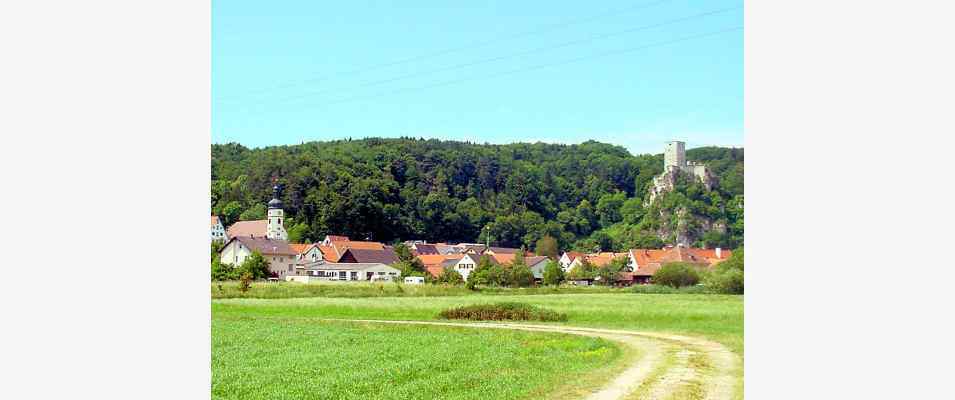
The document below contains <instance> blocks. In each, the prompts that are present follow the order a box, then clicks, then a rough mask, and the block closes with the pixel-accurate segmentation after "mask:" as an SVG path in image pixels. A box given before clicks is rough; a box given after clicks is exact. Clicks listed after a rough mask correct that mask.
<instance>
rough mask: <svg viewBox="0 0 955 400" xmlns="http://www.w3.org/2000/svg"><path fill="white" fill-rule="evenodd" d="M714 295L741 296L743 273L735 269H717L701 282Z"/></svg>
mask: <svg viewBox="0 0 955 400" xmlns="http://www.w3.org/2000/svg"><path fill="white" fill-rule="evenodd" d="M703 283H704V285H705V286H706V287H707V288H709V289H711V290H712V291H713V292H716V293H724V294H743V271H741V270H738V269H735V268H726V269H718V270H716V271H714V272H713V273H711V274H710V275H709V276H707V277H706V279H705V280H704V281H703Z"/></svg>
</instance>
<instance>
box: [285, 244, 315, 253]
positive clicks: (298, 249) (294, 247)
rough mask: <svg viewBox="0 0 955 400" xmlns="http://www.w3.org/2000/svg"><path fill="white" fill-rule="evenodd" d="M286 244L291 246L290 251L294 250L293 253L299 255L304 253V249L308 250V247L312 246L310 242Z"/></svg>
mask: <svg viewBox="0 0 955 400" xmlns="http://www.w3.org/2000/svg"><path fill="white" fill-rule="evenodd" d="M288 246H289V247H291V248H292V251H294V252H295V254H299V255H301V254H302V253H305V252H306V251H308V249H309V248H311V247H312V244H311V243H289V244H288Z"/></svg>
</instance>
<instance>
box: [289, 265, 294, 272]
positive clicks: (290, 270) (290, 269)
mask: <svg viewBox="0 0 955 400" xmlns="http://www.w3.org/2000/svg"><path fill="white" fill-rule="evenodd" d="M293 269H294V268H292V264H289V265H288V272H292V270H293Z"/></svg>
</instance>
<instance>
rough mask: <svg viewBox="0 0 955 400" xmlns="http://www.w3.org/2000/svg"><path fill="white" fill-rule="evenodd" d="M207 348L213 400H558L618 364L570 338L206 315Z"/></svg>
mask: <svg viewBox="0 0 955 400" xmlns="http://www.w3.org/2000/svg"><path fill="white" fill-rule="evenodd" d="M212 338H213V342H212V374H213V384H212V395H213V398H222V399H226V398H228V399H279V398H309V399H482V400H491V399H520V398H528V399H530V398H561V397H562V395H563V394H568V393H573V392H574V391H575V390H577V389H579V388H580V387H586V386H587V385H588V384H589V383H600V382H603V379H605V378H606V377H609V376H611V374H610V373H609V372H605V373H600V372H601V371H602V370H607V371H609V369H612V368H613V367H614V366H615V365H616V362H617V361H618V360H619V359H621V358H622V351H621V349H620V348H619V346H617V345H615V344H613V343H611V342H608V341H606V340H603V339H597V338H589V337H582V336H576V335H565V334H556V333H537V332H521V331H511V330H496V329H495V330H489V329H468V328H454V327H420V326H407V325H386V324H368V323H348V322H322V321H315V320H312V319H308V318H296V317H295V316H291V315H290V316H287V317H286V316H272V317H266V318H263V317H258V316H255V317H252V316H250V317H240V316H238V314H237V313H222V312H216V315H215V317H214V318H213V322H212ZM608 368H609V369H608Z"/></svg>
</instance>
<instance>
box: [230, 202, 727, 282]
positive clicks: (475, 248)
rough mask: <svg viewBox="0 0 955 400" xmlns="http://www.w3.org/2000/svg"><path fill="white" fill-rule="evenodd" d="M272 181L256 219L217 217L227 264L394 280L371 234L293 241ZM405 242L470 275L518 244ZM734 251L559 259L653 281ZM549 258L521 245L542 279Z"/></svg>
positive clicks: (432, 266)
mask: <svg viewBox="0 0 955 400" xmlns="http://www.w3.org/2000/svg"><path fill="white" fill-rule="evenodd" d="M279 190H280V189H279V188H278V187H275V188H274V191H273V194H274V195H273V199H272V200H270V201H269V202H268V218H267V219H264V220H257V221H239V222H236V223H235V224H233V225H232V226H230V227H229V228H228V229H224V227H223V226H222V224H221V222H220V221H219V218H217V217H215V216H213V217H212V239H213V240H221V241H223V242H224V245H223V247H222V249H221V251H220V252H219V261H220V262H221V263H223V264H231V265H241V264H242V263H243V262H244V261H245V259H246V258H248V257H249V256H251V255H252V253H253V252H255V251H258V252H259V253H260V254H262V256H263V257H264V258H265V259H266V261H267V262H268V263H269V270H270V272H271V275H272V276H273V278H275V279H279V280H295V281H302V282H308V281H312V280H334V281H379V280H389V281H390V280H392V279H395V278H396V277H398V276H399V274H400V271H399V270H398V269H396V268H394V264H396V263H397V262H398V261H399V258H398V255H397V254H396V253H395V251H394V248H393V247H392V246H388V245H385V244H383V243H380V242H373V241H356V240H351V239H350V238H348V237H347V236H337V235H328V236H326V237H325V238H324V239H323V240H322V241H320V242H316V243H289V242H288V235H287V234H286V232H285V228H284V226H283V219H284V213H283V210H282V202H281V200H279V199H278V198H279ZM405 244H406V245H407V246H408V248H409V249H410V250H411V251H412V253H413V254H414V255H415V256H416V257H417V258H418V259H419V260H421V262H422V264H424V266H425V269H426V270H427V272H428V273H430V274H431V275H433V276H438V275H440V274H441V272H443V271H444V270H445V269H453V270H455V271H457V272H458V273H460V274H461V276H462V277H463V278H464V279H465V280H467V279H468V277H469V276H470V274H471V273H472V272H473V271H474V269H475V268H477V265H478V262H479V261H480V258H481V257H482V256H487V258H488V260H489V261H490V262H491V263H494V264H499V265H504V266H507V265H510V264H511V263H512V262H513V260H514V258H515V257H516V255H517V254H518V253H519V252H522V251H523V250H521V249H516V248H508V247H495V246H488V245H486V244H480V243H457V244H448V243H427V242H426V241H421V240H413V241H407V242H405ZM730 255H731V252H730V251H728V250H721V249H719V248H717V249H698V248H689V247H683V246H675V247H667V248H664V249H631V250H629V251H628V252H625V253H611V252H600V253H589V254H585V253H578V252H565V253H563V254H562V255H561V256H560V258H559V259H558V260H557V261H558V263H559V265H560V266H561V268H562V269H563V270H564V272H565V273H566V272H570V270H571V269H573V268H574V267H576V266H578V265H581V264H582V263H583V262H584V261H587V262H589V263H590V264H591V265H593V266H595V267H598V268H599V267H601V266H604V265H606V264H608V263H610V262H611V261H613V260H614V259H618V258H626V267H624V268H623V271H621V272H620V274H619V280H618V283H619V284H621V285H631V284H641V283H648V282H649V281H650V278H651V277H652V276H653V274H654V273H655V272H656V271H657V270H658V269H659V268H660V267H661V266H662V265H663V264H664V263H668V262H687V263H691V264H696V265H698V266H700V267H701V268H711V267H712V266H714V265H715V264H716V263H718V262H720V261H723V260H725V259H726V258H728V257H729V256H730ZM548 261H549V259H548V258H547V257H544V256H538V255H536V254H533V253H530V252H526V251H525V252H524V263H525V264H526V265H527V266H528V267H530V269H531V271H532V272H533V274H534V278H535V279H537V280H541V279H543V275H544V267H545V266H546V265H547V262H548ZM574 283H576V284H582V285H589V284H592V283H593V281H592V280H589V279H586V280H578V281H575V282H574Z"/></svg>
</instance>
